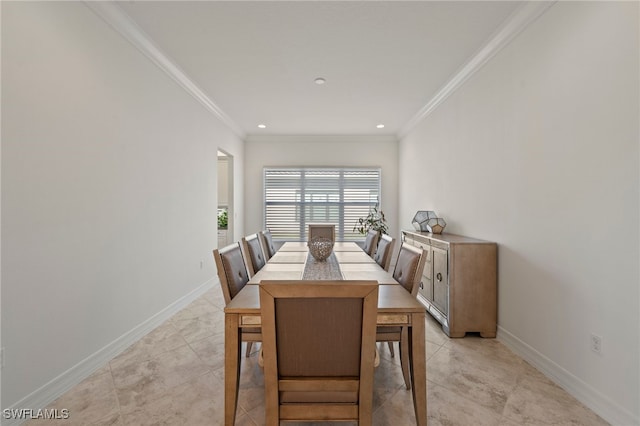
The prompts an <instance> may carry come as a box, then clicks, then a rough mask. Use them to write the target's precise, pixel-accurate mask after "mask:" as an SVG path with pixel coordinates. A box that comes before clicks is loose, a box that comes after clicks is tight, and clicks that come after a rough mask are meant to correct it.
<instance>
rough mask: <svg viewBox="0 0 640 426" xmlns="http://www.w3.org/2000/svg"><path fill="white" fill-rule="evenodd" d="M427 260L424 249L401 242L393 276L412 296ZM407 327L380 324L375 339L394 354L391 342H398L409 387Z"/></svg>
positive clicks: (401, 364) (418, 285) (414, 294)
mask: <svg viewBox="0 0 640 426" xmlns="http://www.w3.org/2000/svg"><path fill="white" fill-rule="evenodd" d="M426 260H427V252H426V250H424V249H421V248H417V247H414V246H412V245H410V244H406V243H402V245H401V246H400V252H399V253H398V258H397V260H396V266H395V268H394V270H393V278H395V280H396V281H398V282H399V283H400V285H402V286H403V287H404V288H405V290H407V291H408V292H409V293H411V295H412V296H416V295H417V294H418V288H419V287H420V279H421V278H422V270H423V269H424V263H425V261H426ZM408 339H409V329H408V328H407V327H400V326H398V327H394V326H381V327H378V328H377V332H376V341H377V342H387V344H388V345H389V352H391V356H394V352H393V342H399V347H400V367H401V369H402V376H403V377H404V383H405V385H406V386H407V389H411V380H410V378H409V340H408Z"/></svg>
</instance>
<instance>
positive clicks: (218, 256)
mask: <svg viewBox="0 0 640 426" xmlns="http://www.w3.org/2000/svg"><path fill="white" fill-rule="evenodd" d="M213 258H214V260H215V261H216V268H217V269H218V278H220V285H221V287H222V294H223V295H224V301H225V303H226V304H228V303H229V302H231V299H233V298H234V297H236V294H238V292H239V291H240V290H242V289H243V288H244V286H245V285H246V284H247V282H248V281H249V274H248V272H247V266H246V265H245V263H244V257H243V256H242V250H241V249H240V243H233V244H231V245H228V246H226V247H224V248H221V249H219V250H218V249H215V250H213Z"/></svg>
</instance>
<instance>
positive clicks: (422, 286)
mask: <svg viewBox="0 0 640 426" xmlns="http://www.w3.org/2000/svg"><path fill="white" fill-rule="evenodd" d="M420 288H421V289H423V290H424V283H423V282H422V281H420Z"/></svg>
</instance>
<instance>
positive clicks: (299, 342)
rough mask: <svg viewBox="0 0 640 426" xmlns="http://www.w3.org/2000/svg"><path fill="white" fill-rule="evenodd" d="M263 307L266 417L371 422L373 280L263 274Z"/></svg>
mask: <svg viewBox="0 0 640 426" xmlns="http://www.w3.org/2000/svg"><path fill="white" fill-rule="evenodd" d="M260 310H261V313H262V335H263V342H262V355H263V365H264V384H265V420H266V425H267V426H277V425H279V424H280V421H332V420H333V421H353V420H355V421H357V422H358V424H359V425H371V422H372V406H373V371H374V362H375V354H376V351H375V328H376V319H377V318H376V317H377V311H378V283H377V282H376V281H263V282H262V284H261V285H260Z"/></svg>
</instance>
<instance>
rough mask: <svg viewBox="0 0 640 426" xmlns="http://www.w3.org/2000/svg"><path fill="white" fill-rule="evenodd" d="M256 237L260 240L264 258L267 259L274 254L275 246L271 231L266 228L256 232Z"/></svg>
mask: <svg viewBox="0 0 640 426" xmlns="http://www.w3.org/2000/svg"><path fill="white" fill-rule="evenodd" d="M258 237H259V238H260V242H261V243H262V251H263V252H264V260H265V261H269V259H271V258H272V257H273V255H274V254H276V251H278V250H276V246H275V245H274V244H273V238H272V237H271V231H269V230H268V229H267V230H266V231H260V232H258Z"/></svg>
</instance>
